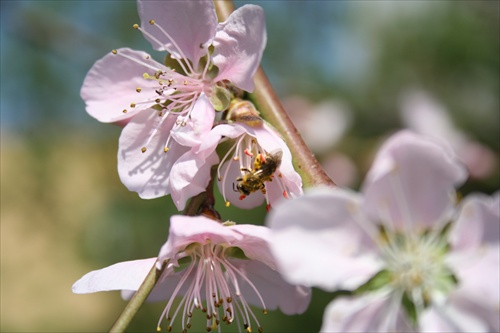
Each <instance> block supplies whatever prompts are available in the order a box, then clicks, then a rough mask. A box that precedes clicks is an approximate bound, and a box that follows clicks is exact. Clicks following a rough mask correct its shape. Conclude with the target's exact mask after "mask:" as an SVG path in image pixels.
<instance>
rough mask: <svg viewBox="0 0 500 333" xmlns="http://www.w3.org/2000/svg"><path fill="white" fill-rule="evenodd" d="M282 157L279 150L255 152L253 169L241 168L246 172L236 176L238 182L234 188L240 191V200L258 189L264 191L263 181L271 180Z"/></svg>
mask: <svg viewBox="0 0 500 333" xmlns="http://www.w3.org/2000/svg"><path fill="white" fill-rule="evenodd" d="M282 157H283V152H282V151H281V150H277V151H275V152H273V153H269V154H257V156H256V157H255V161H254V163H253V169H251V170H250V169H247V168H242V169H241V171H244V172H246V174H245V175H243V176H242V177H238V178H236V181H237V182H238V184H237V185H236V190H237V191H238V192H240V193H241V196H240V200H241V199H244V198H245V197H246V196H248V195H250V194H251V193H253V192H255V191H258V190H260V191H261V192H262V193H263V194H265V193H266V186H265V184H264V183H265V182H270V181H272V180H273V175H274V173H275V172H276V170H277V169H278V168H279V167H280V165H281V158H282Z"/></svg>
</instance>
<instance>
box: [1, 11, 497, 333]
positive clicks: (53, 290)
mask: <svg viewBox="0 0 500 333" xmlns="http://www.w3.org/2000/svg"><path fill="white" fill-rule="evenodd" d="M251 3H257V4H259V5H261V6H262V7H263V8H264V9H265V12H266V19H267V31H268V46H267V49H266V51H265V54H264V59H263V67H264V69H265V71H266V72H267V74H268V75H269V76H270V79H271V82H272V83H273V85H274V87H275V88H276V90H277V92H278V94H279V95H280V96H281V97H282V98H283V99H284V100H286V101H288V102H287V103H286V104H285V105H286V106H287V108H290V109H292V108H294V107H298V105H302V104H297V103H296V104H294V103H293V101H294V100H293V99H291V98H290V96H295V97H294V98H297V96H299V98H305V99H307V100H308V101H309V102H308V103H309V105H315V104H317V103H320V102H322V101H325V100H334V101H335V102H336V103H339V104H340V105H342V106H343V108H344V109H345V110H348V111H347V112H348V115H349V117H348V118H349V119H351V120H350V121H349V126H345V128H344V129H343V130H342V131H341V133H340V137H339V138H337V139H336V142H335V145H333V143H332V146H331V147H329V148H328V149H327V150H324V149H323V150H321V151H320V152H317V154H318V157H319V158H320V159H321V160H322V161H323V162H325V163H327V162H326V161H329V160H330V157H331V156H337V157H339V156H341V157H342V158H341V159H340V160H339V159H337V160H335V159H333V162H332V163H333V169H334V171H332V173H334V174H335V177H338V179H339V180H340V179H343V178H342V177H344V176H345V175H346V174H347V173H349V175H350V178H349V179H348V180H345V185H348V186H351V187H354V188H358V187H359V185H360V182H361V181H362V179H363V176H364V174H365V173H366V170H367V169H368V167H369V165H370V163H371V159H372V157H373V153H374V149H376V147H377V145H378V144H379V143H380V142H381V140H383V138H385V137H387V135H389V134H390V133H392V132H394V131H396V130H398V129H399V128H403V127H404V126H405V124H404V122H403V121H402V118H401V115H400V111H401V108H402V106H401V105H402V102H401V101H402V99H404V96H406V95H408V92H411V91H419V92H424V96H431V99H432V100H433V101H435V102H436V103H437V104H438V105H440V106H441V107H442V108H444V109H446V110H447V114H448V115H449V117H450V119H451V120H452V121H453V123H454V126H455V127H456V129H457V130H458V131H461V133H462V134H464V135H465V136H466V137H467V140H470V141H473V142H475V143H476V144H478V145H481V147H482V148H483V149H484V150H483V151H486V152H488V155H487V156H488V157H483V155H477V156H479V157H477V160H478V161H479V164H481V165H485V164H486V162H488V163H489V164H488V165H489V166H490V167H489V169H488V170H487V171H488V172H483V174H481V175H480V176H478V177H475V178H471V179H469V180H468V181H467V183H466V184H465V185H464V186H463V187H462V188H461V192H462V193H463V194H467V193H469V192H472V191H482V192H486V193H492V192H494V191H496V190H498V188H499V170H498V155H499V154H498V152H499V149H500V111H499V89H500V83H499V82H500V80H499V70H500V66H499V57H500V44H499V43H500V38H499V37H500V36H499V30H500V27H499V24H500V23H499V16H500V14H499V12H500V10H499V6H500V5H499V2H498V1H460V2H452V1H404V2H394V1H366V2H365V1H353V2H347V1H345V2H344V1H332V2H323V1H318V2H315V1H307V2H306V1H304V2H300V1H294V2H286V1H279V2H273V1H265V2H251ZM242 4H243V2H237V6H240V5H242ZM138 22H139V18H138V15H137V12H136V3H135V1H99V2H97V1H1V294H0V296H1V316H0V320H1V326H0V330H1V331H2V332H28V331H29V332H55V331H61V332H62V331H64V332H89V331H106V330H107V329H108V328H109V327H110V325H111V324H112V323H113V321H114V320H115V318H116V317H117V315H118V314H119V313H120V312H121V310H122V309H123V307H124V305H125V303H124V302H123V301H122V300H121V299H120V297H119V295H118V293H100V294H91V295H73V294H72V293H71V285H72V284H73V282H75V281H76V280H77V279H78V278H79V277H81V276H82V275H83V274H84V273H86V272H88V271H90V270H93V269H98V268H101V267H104V266H107V265H110V264H112V263H115V262H118V261H124V260H132V259H138V258H146V257H154V256H156V255H157V253H158V250H159V248H160V247H161V245H162V244H163V243H164V242H165V240H166V237H167V232H168V218H169V216H170V215H172V214H174V213H175V212H176V211H175V208H174V206H173V205H172V203H171V200H170V198H169V197H166V198H160V199H155V200H141V199H140V198H139V197H138V196H137V195H136V194H135V193H130V192H128V191H127V190H126V188H125V187H124V186H123V185H122V184H121V183H120V181H119V179H118V174H117V170H116V150H117V141H118V137H119V134H120V128H118V127H115V126H112V125H107V124H101V123H98V122H97V121H95V120H94V119H92V118H91V117H90V116H88V115H87V114H86V112H85V109H84V103H83V101H82V100H81V99H80V97H79V90H80V86H81V83H82V81H83V79H84V77H85V74H86V73H87V71H88V70H89V69H90V67H91V66H92V64H93V63H94V62H95V61H96V60H98V59H99V58H101V57H102V56H103V55H104V54H105V53H107V52H109V50H111V49H114V48H119V47H122V46H128V47H131V48H134V49H142V50H145V51H147V52H150V53H151V54H153V55H157V56H158V57H157V59H158V60H161V59H162V55H161V54H159V53H156V52H152V51H151V48H150V45H149V44H148V43H147V42H146V41H145V39H144V38H143V37H142V36H141V34H140V32H138V31H136V30H134V29H132V24H134V23H138ZM304 105H307V103H306V104H304ZM308 111H309V110H308V109H307V108H303V109H300V108H299V110H298V114H299V116H298V118H296V119H299V120H298V121H299V122H300V121H301V120H300V119H301V118H300V117H305V118H307V117H308V114H309V113H308ZM295 113H297V111H295ZM314 125H315V123H314V122H313V126H312V127H313V129H314ZM319 126H320V124H319V122H318V128H319ZM332 128H333V127H332ZM322 131H323V133H326V132H328V128H326V129H322ZM332 154H333V155H332ZM335 161H336V162H335ZM342 161H344V162H346V161H347V162H348V163H347V162H346V163H347V164H346V163H344V162H342ZM336 163H337V164H336ZM342 163H343V164H342ZM330 167H331V165H329V168H330ZM325 168H326V166H325ZM335 170H336V171H335ZM344 170H345V171H344ZM339 172H340V173H339ZM335 177H334V178H335ZM334 180H335V179H334ZM218 207H219V211H220V213H221V214H222V216H223V218H225V219H232V220H237V221H239V222H241V223H245V222H247V223H257V224H262V223H263V219H264V214H265V211H264V209H263V208H259V209H256V210H254V211H250V212H249V211H238V210H236V209H232V208H230V209H227V208H225V207H223V206H222V204H221V200H219V205H218ZM298 246H300V244H298ZM330 299H331V294H328V293H325V292H322V291H319V290H315V291H314V294H313V302H312V305H311V306H310V308H309V309H308V311H307V312H306V313H305V314H304V315H301V316H292V317H287V316H284V315H282V314H280V313H278V312H272V313H270V314H268V315H267V316H266V317H263V316H260V319H261V324H262V325H263V327H264V330H265V331H266V332H306V331H308V332H314V331H318V329H319V327H320V325H321V318H322V314H323V309H324V307H325V306H326V304H327V303H328V302H329V300H330ZM164 306H165V304H147V305H145V306H144V308H143V309H142V310H141V311H140V313H139V315H138V316H137V317H136V319H135V320H134V321H133V323H132V325H131V327H130V331H151V332H154V331H155V330H156V322H157V319H158V317H159V316H160V314H161V311H162V310H163V307H164Z"/></svg>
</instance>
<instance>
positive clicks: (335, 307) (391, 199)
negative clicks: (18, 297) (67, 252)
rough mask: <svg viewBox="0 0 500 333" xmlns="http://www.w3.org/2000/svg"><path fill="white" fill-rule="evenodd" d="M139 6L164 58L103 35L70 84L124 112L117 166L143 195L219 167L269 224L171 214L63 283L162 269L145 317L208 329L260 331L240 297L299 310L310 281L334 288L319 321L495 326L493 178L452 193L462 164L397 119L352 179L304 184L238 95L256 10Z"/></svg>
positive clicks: (254, 52)
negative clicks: (129, 247)
mask: <svg viewBox="0 0 500 333" xmlns="http://www.w3.org/2000/svg"><path fill="white" fill-rule="evenodd" d="M138 11H139V16H140V19H141V22H140V24H135V25H133V28H134V29H137V30H139V31H140V32H142V34H143V35H144V37H145V38H146V39H147V40H148V41H149V42H150V43H151V44H152V46H153V48H154V49H155V50H157V51H166V52H168V55H167V57H166V58H165V61H164V63H160V62H157V61H155V60H153V58H152V57H151V56H150V55H149V54H147V53H145V52H142V51H135V50H131V49H128V48H120V49H116V50H112V51H111V52H110V53H109V54H107V55H106V56H104V57H103V58H102V59H100V60H98V61H97V62H96V63H95V64H94V66H93V67H92V68H91V69H90V71H89V73H88V75H87V77H86V78H85V81H84V83H83V87H82V90H81V96H82V98H83V99H84V100H85V102H86V108H87V112H88V113H89V114H90V115H91V116H93V117H94V118H96V119H97V120H99V121H102V122H108V123H114V124H117V125H119V126H122V127H123V131H122V133H121V136H120V139H119V148H118V172H119V175H120V179H121V180H122V182H123V183H124V185H125V186H126V187H127V188H128V189H129V190H131V191H135V192H137V193H138V194H139V196H140V197H141V198H144V199H152V198H157V197H161V196H165V195H170V196H171V198H172V200H173V202H174V204H175V205H176V207H177V209H178V210H179V211H181V210H184V209H185V208H186V205H187V204H188V200H189V199H190V198H192V197H194V196H196V195H198V194H200V193H202V192H210V193H212V192H211V191H212V190H213V189H212V188H211V187H212V185H213V182H214V181H216V182H217V184H218V187H219V191H220V192H221V194H222V197H223V198H224V201H225V204H226V206H229V205H231V204H232V205H234V206H237V207H239V208H243V209H250V208H254V207H257V206H260V205H261V204H263V202H264V201H265V202H266V208H267V210H268V212H269V214H268V216H267V220H266V224H267V226H260V225H253V224H237V223H235V222H232V221H222V220H221V219H220V218H219V217H218V215H219V214H218V213H217V214H215V216H214V215H210V216H205V215H203V214H200V215H198V216H185V215H174V216H172V217H171V218H170V229H169V236H168V239H167V241H166V243H165V244H164V245H163V246H162V247H161V249H160V251H159V254H158V256H156V257H152V258H148V259H140V260H133V261H126V262H121V263H117V264H114V265H112V266H109V267H106V268H103V269H100V270H95V271H92V272H90V273H87V274H86V275H84V276H83V277H82V278H81V279H79V280H78V281H77V282H76V283H75V284H74V285H73V292H75V293H92V292H98V291H108V290H121V291H122V297H123V298H124V299H126V300H128V299H131V298H132V297H133V295H134V294H135V293H136V292H137V291H138V290H139V289H140V287H141V284H142V282H143V281H144V280H145V279H146V277H147V275H148V272H149V271H150V270H151V269H152V268H153V269H157V270H159V271H161V276H160V278H159V280H158V282H157V283H156V284H155V286H154V288H153V289H152V292H151V293H150V295H149V296H148V298H147V300H148V301H165V302H166V306H165V309H164V311H163V313H162V315H161V316H160V319H159V321H158V324H157V329H158V330H161V328H162V327H164V328H166V329H167V331H171V330H173V329H174V330H175V329H176V328H175V327H178V326H180V327H181V330H182V331H183V332H187V331H188V330H189V329H190V328H191V327H192V326H193V325H194V323H193V321H194V320H193V319H192V318H193V316H194V314H195V312H197V311H199V312H202V313H203V315H202V317H203V318H206V321H205V328H206V330H207V331H208V332H209V331H212V330H218V331H221V324H222V322H224V323H226V324H231V323H233V322H236V323H238V326H239V328H240V331H241V328H243V329H244V330H245V331H246V332H252V328H253V327H256V328H257V330H258V331H259V332H262V331H263V325H261V324H260V321H259V318H258V316H256V315H255V314H254V312H253V310H252V307H253V306H256V307H260V308H262V309H263V312H264V313H267V310H275V309H280V310H281V311H282V312H284V313H285V314H289V315H291V314H300V313H303V312H304V311H305V310H306V309H307V307H308V306H309V303H310V300H311V288H312V287H319V288H322V289H324V290H326V291H335V292H336V294H335V295H336V296H335V297H334V299H333V301H332V302H331V303H330V304H329V305H328V306H327V308H326V310H325V313H324V317H323V323H322V327H321V330H322V331H324V332H373V331H377V332H395V331H396V332H403V331H405V332H406V331H429V332H430V331H433V332H437V331H446V332H449V331H475V332H488V331H491V332H493V331H499V330H500V323H499V309H500V296H499V295H500V289H499V285H500V284H499V281H500V275H499V269H500V193H497V194H495V195H493V196H492V197H489V196H486V195H482V194H472V195H469V196H467V197H466V198H464V199H462V200H461V201H460V200H459V199H458V196H457V192H456V191H457V188H458V187H459V186H460V185H461V184H462V183H463V182H464V181H465V180H466V178H467V176H468V175H467V171H466V169H465V168H464V166H463V165H462V163H461V162H460V161H459V159H458V158H457V156H456V154H455V152H454V151H453V150H452V148H450V147H448V146H447V145H446V144H445V143H443V142H442V141H435V140H434V139H432V138H429V137H425V136H422V135H419V134H415V133H413V132H411V131H408V130H405V131H401V132H398V133H396V134H394V135H392V136H391V137H390V138H389V139H388V140H387V141H386V142H385V143H384V144H383V145H382V146H381V148H380V150H379V151H378V153H377V155H376V157H375V160H374V162H373V165H372V167H371V169H370V170H369V172H368V174H367V176H366V179H365V182H364V184H363V186H362V188H361V193H356V192H354V191H351V190H348V189H344V188H340V187H335V188H332V187H323V188H322V187H319V188H314V189H311V190H309V191H307V192H306V193H305V194H304V193H303V191H302V180H301V177H300V176H299V174H298V173H297V172H296V171H295V170H294V167H293V164H292V154H291V152H290V150H289V148H288V147H287V145H286V143H285V141H284V139H283V138H282V137H281V135H280V134H279V133H278V132H277V131H276V130H275V129H274V128H273V127H272V126H271V125H270V124H268V123H267V122H266V121H265V120H264V119H262V118H261V117H260V113H259V111H258V110H257V108H256V107H255V105H254V104H253V103H252V102H250V101H249V100H248V99H246V97H247V96H246V94H247V93H249V92H252V91H253V89H254V83H253V76H254V74H255V73H256V71H257V69H258V66H259V63H260V60H261V57H262V53H263V50H264V47H265V44H266V30H265V19H264V13H263V10H262V9H261V8H260V7H259V6H255V5H244V6H242V7H240V8H239V9H237V10H235V11H234V12H233V13H232V14H231V15H230V16H229V17H228V18H227V20H226V21H224V22H221V23H218V21H217V15H216V12H215V8H214V6H213V3H212V1H205V0H204V1H179V2H178V1H166V0H165V1H146V0H138ZM315 134H318V133H315ZM316 137H317V140H319V141H321V140H320V139H319V138H320V137H319V136H316ZM222 143H224V144H223V145H222ZM177 297H178V298H180V302H178V303H176V302H174V299H175V298H177ZM164 322H167V323H166V324H164Z"/></svg>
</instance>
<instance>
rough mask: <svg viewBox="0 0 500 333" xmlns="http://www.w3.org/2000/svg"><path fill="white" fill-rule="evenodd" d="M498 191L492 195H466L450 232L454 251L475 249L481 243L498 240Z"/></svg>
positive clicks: (499, 227)
mask: <svg viewBox="0 0 500 333" xmlns="http://www.w3.org/2000/svg"><path fill="white" fill-rule="evenodd" d="M499 210H500V192H497V193H496V195H494V196H493V197H489V196H487V195H484V194H473V195H469V196H467V197H466V198H465V199H464V201H463V203H462V205H461V211H460V216H459V218H458V220H457V221H456V222H455V223H454V225H453V228H452V229H451V232H450V242H451V244H452V246H453V249H454V250H455V251H463V250H475V249H477V248H479V247H480V246H481V245H483V244H498V243H499V242H500V211H499Z"/></svg>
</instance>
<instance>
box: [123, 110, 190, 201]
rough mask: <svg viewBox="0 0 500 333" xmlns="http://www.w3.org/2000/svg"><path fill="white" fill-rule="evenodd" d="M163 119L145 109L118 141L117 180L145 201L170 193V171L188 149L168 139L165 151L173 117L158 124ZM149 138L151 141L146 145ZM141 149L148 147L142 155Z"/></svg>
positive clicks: (124, 130) (152, 111) (126, 127)
mask: <svg viewBox="0 0 500 333" xmlns="http://www.w3.org/2000/svg"><path fill="white" fill-rule="evenodd" d="M162 119H163V118H162V117H158V113H157V112H156V111H155V110H152V109H149V110H144V111H142V112H141V113H139V114H138V115H137V116H136V117H134V118H133V119H132V120H131V121H130V122H129V123H128V124H127V126H125V128H124V129H123V131H122V134H121V136H120V140H119V149H118V173H119V175H120V179H121V181H122V182H123V184H124V185H125V186H126V187H127V188H128V189H129V190H130V191H134V192H137V193H138V194H139V196H140V197H141V198H144V199H152V198H158V197H161V196H164V195H167V194H169V193H170V189H169V174H170V170H171V169H172V166H173V165H174V164H175V162H176V161H177V160H178V159H179V158H180V157H181V156H182V155H183V154H184V153H186V152H187V151H188V149H189V148H187V147H183V146H181V145H179V144H178V143H177V142H175V140H170V143H169V149H170V150H169V151H168V152H167V153H165V152H164V147H165V144H166V142H167V138H168V136H169V134H170V129H171V128H172V127H173V125H174V123H175V120H176V117H175V116H172V115H169V116H168V118H167V119H165V120H163V123H161V124H160V122H161V121H162ZM156 129H157V130H156ZM155 130H156V133H154V132H155ZM150 137H152V139H151V141H150V142H149V144H147V141H148V139H149V138H150ZM143 147H146V148H147V150H146V152H145V153H142V152H141V149H142V148H143Z"/></svg>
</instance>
